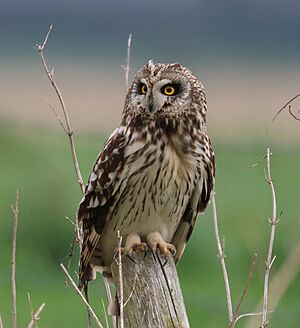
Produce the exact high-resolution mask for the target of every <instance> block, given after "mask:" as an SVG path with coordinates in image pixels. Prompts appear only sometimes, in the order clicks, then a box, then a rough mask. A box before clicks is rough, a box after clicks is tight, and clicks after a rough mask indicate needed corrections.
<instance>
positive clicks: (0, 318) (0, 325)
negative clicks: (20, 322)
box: [0, 314, 3, 328]
mask: <svg viewBox="0 0 300 328" xmlns="http://www.w3.org/2000/svg"><path fill="white" fill-rule="evenodd" d="M0 328H3V322H2V317H1V314H0Z"/></svg>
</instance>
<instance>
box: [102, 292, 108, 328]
mask: <svg viewBox="0 0 300 328" xmlns="http://www.w3.org/2000/svg"><path fill="white" fill-rule="evenodd" d="M101 301H102V307H103V313H104V318H105V324H106V328H109V322H108V316H107V311H106V307H105V304H104V301H103V298H102V299H101Z"/></svg>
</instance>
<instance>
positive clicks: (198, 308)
mask: <svg viewBox="0 0 300 328" xmlns="http://www.w3.org/2000/svg"><path fill="white" fill-rule="evenodd" d="M75 137H76V143H77V150H78V156H79V161H80V165H81V170H82V174H83V177H84V180H85V181H86V180H87V178H88V175H89V173H90V170H91V168H92V165H93V162H94V160H95V158H96V156H97V153H98V151H99V148H100V146H101V145H102V143H103V140H104V138H103V137H102V136H101V137H98V136H85V135H80V136H75ZM214 146H215V152H216V156H217V180H216V181H217V185H216V191H217V195H216V197H217V206H218V218H219V223H220V229H221V234H222V235H224V236H226V255H227V264H228V271H229V277H230V281H231V287H232V296H233V302H234V304H236V303H237V302H238V300H239V297H240V295H241V292H242V289H243V286H244V283H245V281H246V278H247V275H248V270H249V266H250V264H251V261H252V256H253V254H254V253H255V252H256V253H258V261H257V266H256V269H255V275H254V278H253V281H252V284H251V287H250V290H249V293H248V295H247V298H246V301H245V302H244V304H243V306H242V309H241V311H243V312H245V311H247V312H249V311H253V310H254V308H255V305H256V304H257V302H258V300H259V299H260V297H261V296H262V291H263V287H262V286H263V270H264V259H265V256H266V251H267V245H268V239H269V229H270V227H269V225H268V223H267V219H268V217H269V216H270V215H271V195H270V190H269V187H268V185H267V184H266V183H265V181H264V173H263V168H262V166H261V165H259V166H257V167H255V168H250V165H251V164H253V163H255V162H257V161H258V160H259V159H261V158H262V157H263V155H264V152H265V145H261V144H260V143H259V142H251V143H250V142H249V144H245V143H243V144H239V143H238V142H236V143H229V142H226V143H223V142H215V145H214ZM68 147H69V146H68V142H67V140H66V137H65V136H64V135H63V134H62V133H61V134H60V133H53V132H52V133H51V132H47V131H45V130H42V129H36V130H31V131H29V130H22V129H20V128H19V127H17V126H14V125H9V126H5V127H4V126H3V125H2V126H1V130H0V151H1V161H0V163H1V164H0V168H1V170H0V181H1V184H0V199H1V205H0V231H1V239H0V267H1V275H0V312H1V315H2V318H3V322H4V327H10V323H11V285H10V284H11V234H12V219H11V217H12V214H11V210H10V204H12V203H14V200H15V190H16V188H19V189H20V217H19V226H18V239H17V296H18V299H17V306H18V323H19V327H23V326H26V325H27V324H28V322H29V321H30V308H29V305H28V301H27V295H26V293H27V292H28V291H29V292H30V293H31V297H32V300H33V304H34V307H35V309H37V307H38V306H39V305H40V304H41V303H42V302H45V303H46V307H45V309H44V311H43V313H42V315H41V320H40V322H39V327H58V326H59V327H71V326H74V327H82V326H85V325H86V313H85V307H84V305H83V304H82V302H81V300H80V299H79V297H78V296H77V295H76V294H75V293H74V291H73V289H72V288H71V287H69V288H65V287H64V275H63V272H62V271H61V269H60V267H59V263H61V262H65V261H66V255H67V254H68V251H69V244H70V242H71V240H72V232H73V228H72V226H71V224H70V223H69V222H68V221H67V220H66V219H65V217H66V216H68V217H69V218H70V219H74V217H75V213H76V209H77V206H78V203H79V201H80V199H81V192H80V188H79V185H78V184H77V182H76V176H75V173H74V170H73V167H72V160H71V155H70V151H69V148H68ZM272 151H273V153H274V155H273V157H272V162H271V166H272V168H271V169H272V176H273V179H274V183H275V187H276V191H277V196H278V209H279V211H281V210H282V216H281V220H280V224H279V226H278V233H277V236H276V242H275V254H276V255H277V258H276V261H275V263H274V266H273V269H272V273H274V272H275V271H276V270H277V269H278V268H279V267H280V265H281V264H282V263H283V262H284V260H285V258H286V256H287V255H288V254H289V252H290V251H291V249H292V248H293V246H294V245H295V244H296V243H297V242H298V241H299V239H300V238H299V228H300V222H299V213H300V205H299V186H300V178H299V174H297V172H298V170H299V167H300V154H299V152H298V150H297V151H296V150H295V149H294V148H293V147H287V146H284V147H283V146H277V147H276V146H275V147H273V148H272ZM76 251H77V252H78V250H76ZM216 253H217V251H216V242H215V238H214V231H213V225H212V220H211V209H210V208H209V209H208V210H207V212H206V214H204V215H202V216H200V217H199V219H198V222H197V225H196V227H195V230H194V232H193V235H192V238H191V241H190V242H189V244H188V247H187V250H186V252H185V254H184V257H183V259H182V261H181V263H180V264H179V266H178V270H179V275H180V281H181V285H182V289H183V293H184V297H185V301H186V306H187V310H188V314H189V318H190V322H191V326H192V327H199V325H200V324H201V326H204V327H216V328H218V327H226V326H227V312H226V311H227V308H226V300H225V291H224V284H223V279H222V275H221V270H220V264H219V260H218V258H217V256H216ZM77 263H78V254H76V256H75V258H74V260H73V267H72V270H71V272H74V270H76V269H77V267H76V265H77ZM299 288H300V279H299V277H297V280H296V281H294V282H293V285H292V286H291V287H290V288H289V289H288V291H287V293H286V294H285V295H284V297H283V299H282V300H281V302H280V304H279V306H278V308H277V309H276V312H275V313H274V314H273V319H272V327H274V328H276V327H298V326H299V322H300V312H299V301H300V294H299ZM90 290H91V303H92V304H93V307H94V309H95V310H96V312H97V313H98V314H99V317H101V318H104V316H103V309H102V303H101V298H103V297H104V291H103V286H102V282H101V279H97V280H96V281H95V282H93V283H91V287H90ZM243 320H246V319H242V320H241V321H240V324H238V325H237V327H242V326H243V325H244V322H245V321H243Z"/></svg>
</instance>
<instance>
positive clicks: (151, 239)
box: [147, 232, 176, 256]
mask: <svg viewBox="0 0 300 328" xmlns="http://www.w3.org/2000/svg"><path fill="white" fill-rule="evenodd" d="M147 241H148V246H149V247H150V248H151V249H152V251H153V252H156V251H157V250H158V249H159V251H160V253H161V254H163V255H170V254H171V255H172V256H175V255H176V247H175V246H174V245H172V244H169V243H166V242H165V241H164V240H163V238H162V237H161V235H160V233H159V232H152V233H150V234H149V235H148V236H147Z"/></svg>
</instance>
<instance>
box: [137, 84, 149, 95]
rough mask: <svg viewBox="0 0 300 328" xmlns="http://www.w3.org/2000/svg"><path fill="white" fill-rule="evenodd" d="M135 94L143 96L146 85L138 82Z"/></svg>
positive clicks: (145, 91)
mask: <svg viewBox="0 0 300 328" xmlns="http://www.w3.org/2000/svg"><path fill="white" fill-rule="evenodd" d="M137 93H138V94H139V95H145V94H146V93H147V86H146V84H144V83H142V82H140V83H139V84H138V86H137Z"/></svg>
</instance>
